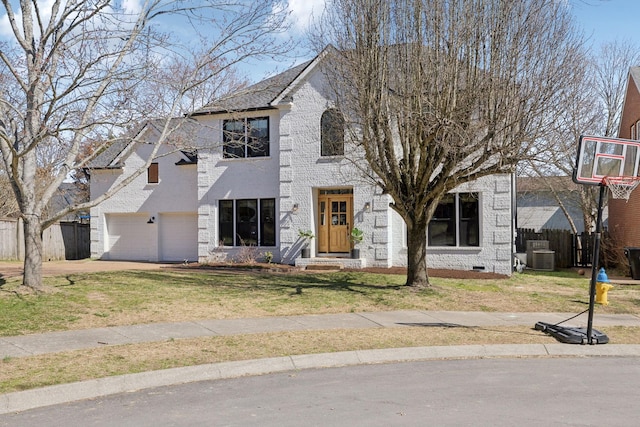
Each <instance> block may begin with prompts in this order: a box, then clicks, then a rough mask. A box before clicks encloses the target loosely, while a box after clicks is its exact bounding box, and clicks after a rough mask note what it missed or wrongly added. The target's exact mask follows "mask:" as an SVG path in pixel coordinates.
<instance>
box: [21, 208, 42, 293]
mask: <svg viewBox="0 0 640 427" xmlns="http://www.w3.org/2000/svg"><path fill="white" fill-rule="evenodd" d="M23 219H24V226H23V228H24V278H23V282H22V284H23V285H24V286H27V287H28V288H31V289H32V290H34V291H40V290H42V227H41V225H40V219H39V218H38V217H37V216H35V215H24V216H23Z"/></svg>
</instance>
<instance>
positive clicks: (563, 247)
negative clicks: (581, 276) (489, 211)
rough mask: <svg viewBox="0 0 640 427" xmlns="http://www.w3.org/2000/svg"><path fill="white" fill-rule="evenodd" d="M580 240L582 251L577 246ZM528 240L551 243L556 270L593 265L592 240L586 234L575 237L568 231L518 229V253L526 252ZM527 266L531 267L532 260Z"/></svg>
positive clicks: (550, 248) (550, 247) (528, 261)
mask: <svg viewBox="0 0 640 427" xmlns="http://www.w3.org/2000/svg"><path fill="white" fill-rule="evenodd" d="M578 238H580V239H581V241H582V243H583V246H582V248H583V249H582V250H579V249H578V246H577V244H576V241H577V239H578ZM527 240H547V241H548V242H549V250H551V251H554V252H555V254H554V258H555V267H556V268H569V267H573V266H577V265H587V264H590V263H591V247H592V244H591V242H592V239H591V235H590V234H585V235H584V237H581V235H579V236H575V235H573V234H572V233H571V232H570V231H568V230H541V231H540V232H536V231H535V230H533V229H528V228H518V230H517V234H516V252H522V253H524V252H526V250H527ZM527 264H529V265H531V260H529V259H527Z"/></svg>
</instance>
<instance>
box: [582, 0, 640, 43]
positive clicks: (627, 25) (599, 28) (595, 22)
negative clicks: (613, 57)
mask: <svg viewBox="0 0 640 427" xmlns="http://www.w3.org/2000/svg"><path fill="white" fill-rule="evenodd" d="M572 8H573V13H574V15H575V17H576V22H577V23H578V24H579V25H580V26H581V27H582V28H583V30H584V31H585V35H587V36H588V37H590V41H593V42H594V43H595V44H599V43H601V42H604V41H613V40H616V39H630V40H633V41H636V42H637V43H639V44H640V31H639V30H638V17H640V1H638V0H606V1H595V0H572Z"/></svg>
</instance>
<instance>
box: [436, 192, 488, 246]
mask: <svg viewBox="0 0 640 427" xmlns="http://www.w3.org/2000/svg"><path fill="white" fill-rule="evenodd" d="M478 207H479V203H478V193H455V194H447V195H446V196H444V197H443V198H442V200H441V201H440V203H439V204H438V207H437V208H436V211H435V213H434V214H433V218H431V222H429V229H428V232H427V236H428V238H427V239H428V240H427V241H428V244H429V246H461V247H465V246H480V221H479V215H478V212H479V209H478Z"/></svg>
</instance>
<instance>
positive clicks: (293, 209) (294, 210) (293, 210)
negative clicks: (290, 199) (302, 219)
mask: <svg viewBox="0 0 640 427" xmlns="http://www.w3.org/2000/svg"><path fill="white" fill-rule="evenodd" d="M299 208H300V207H299V206H298V204H297V203H294V204H293V208H291V212H293V213H296V212H298V209H299Z"/></svg>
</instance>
